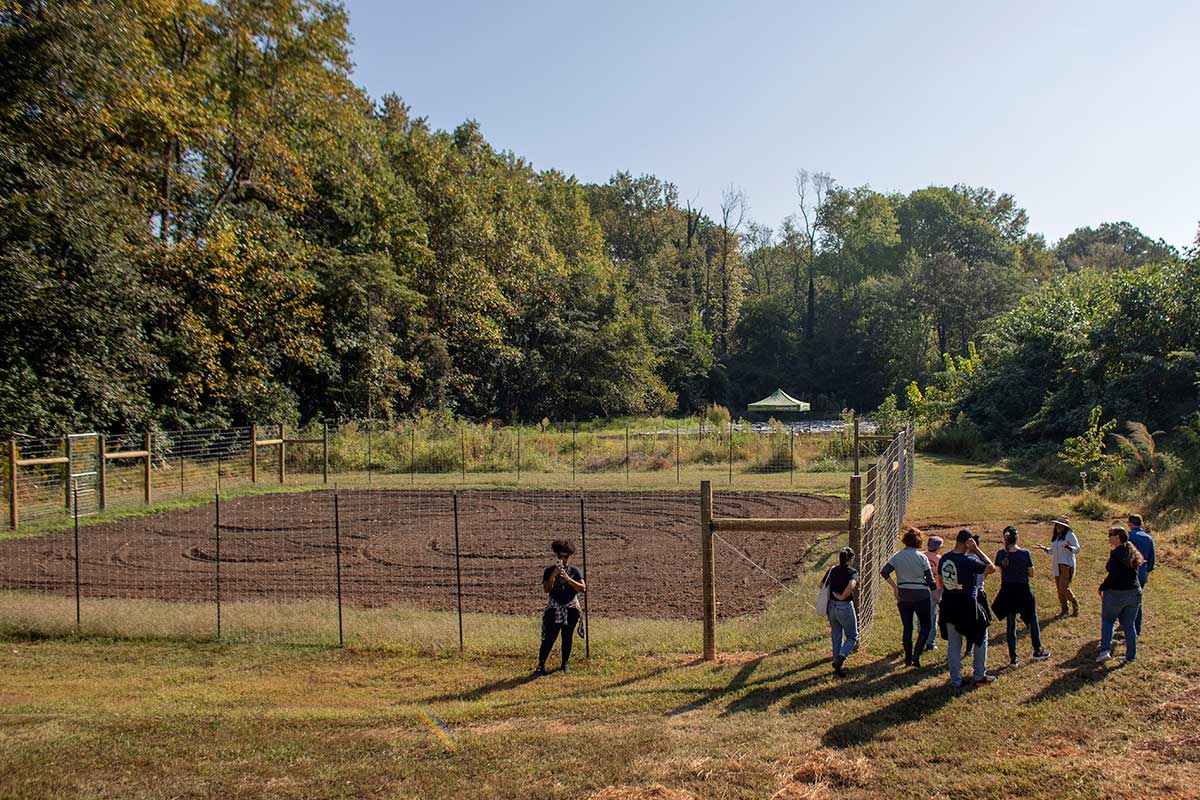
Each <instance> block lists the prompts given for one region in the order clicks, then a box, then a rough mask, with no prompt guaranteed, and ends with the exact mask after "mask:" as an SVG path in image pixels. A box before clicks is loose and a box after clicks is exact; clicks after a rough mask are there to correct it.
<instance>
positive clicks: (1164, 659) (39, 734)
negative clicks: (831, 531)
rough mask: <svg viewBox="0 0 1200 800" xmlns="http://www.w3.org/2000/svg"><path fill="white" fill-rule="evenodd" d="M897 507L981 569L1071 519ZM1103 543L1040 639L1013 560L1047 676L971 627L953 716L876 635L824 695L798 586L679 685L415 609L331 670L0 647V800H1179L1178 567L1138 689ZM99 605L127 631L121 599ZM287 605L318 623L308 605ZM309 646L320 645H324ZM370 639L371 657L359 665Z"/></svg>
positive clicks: (1151, 624)
mask: <svg viewBox="0 0 1200 800" xmlns="http://www.w3.org/2000/svg"><path fill="white" fill-rule="evenodd" d="M917 487H918V490H917V495H916V497H915V500H914V505H913V507H912V508H911V513H910V518H911V520H913V521H916V522H918V524H924V525H926V526H928V527H936V528H943V529H945V530H951V529H952V528H955V527H957V526H959V525H963V524H971V525H973V526H975V527H976V528H978V529H979V530H980V531H982V532H983V533H984V537H985V542H986V544H987V545H988V547H989V549H992V550H994V549H995V548H996V547H998V541H999V532H1000V530H1001V528H1002V527H1003V525H1005V524H1009V523H1013V524H1017V525H1018V526H1019V527H1020V528H1021V530H1022V531H1023V532H1024V533H1025V534H1026V536H1028V537H1029V538H1030V539H1031V540H1032V541H1040V540H1042V539H1044V538H1045V537H1046V535H1047V530H1046V527H1045V524H1044V523H1042V522H1039V520H1043V519H1045V518H1046V515H1048V514H1056V513H1063V512H1064V511H1067V510H1068V504H1069V501H1070V498H1067V497H1063V496H1061V495H1059V493H1058V492H1057V491H1054V490H1049V489H1045V488H1043V487H1040V486H1038V485H1031V484H1029V483H1028V482H1027V481H1025V480H1023V479H1022V478H1021V477H1020V476H1016V475H1013V474H1011V473H1009V472H1007V471H1006V470H1004V469H1001V468H998V467H992V466H982V465H975V464H969V463H960V462H954V461H949V460H942V459H931V458H927V457H922V458H921V459H920V461H919V464H918V473H917ZM1104 524H1105V523H1104V522H1088V521H1082V522H1080V523H1079V524H1077V526H1076V529H1077V531H1078V532H1079V534H1080V538H1081V540H1082V542H1083V548H1084V549H1083V552H1082V554H1081V557H1080V559H1081V560H1080V575H1079V578H1078V579H1077V582H1076V591H1077V592H1078V593H1079V595H1080V598H1081V601H1082V606H1083V615H1082V617H1081V618H1080V619H1077V620H1075V619H1066V620H1051V619H1047V618H1048V617H1049V616H1050V615H1051V614H1053V613H1054V611H1055V608H1056V606H1055V603H1054V600H1053V597H1054V593H1053V589H1052V586H1051V582H1050V578H1049V576H1048V574H1047V571H1046V570H1045V568H1044V567H1045V562H1044V559H1043V558H1042V557H1041V554H1040V551H1039V552H1038V553H1036V555H1035V557H1036V558H1037V566H1038V568H1039V572H1038V574H1037V576H1036V578H1035V588H1036V591H1037V595H1038V599H1039V601H1040V604H1041V609H1042V613H1043V619H1044V621H1045V628H1044V630H1045V640H1046V644H1047V646H1048V647H1049V648H1050V649H1051V650H1052V653H1053V655H1052V658H1051V659H1050V660H1049V661H1048V662H1045V663H1032V662H1029V661H1028V654H1029V642H1028V639H1027V637H1025V636H1024V635H1023V634H1022V636H1021V638H1020V643H1019V647H1020V651H1021V654H1022V656H1023V657H1024V658H1025V659H1026V660H1025V663H1024V664H1023V665H1022V666H1020V667H1018V668H1017V669H1015V670H1010V669H1007V668H1006V667H1003V668H1002V667H1001V664H1002V663H1005V662H1006V661H1007V658H1006V656H1005V655H1004V652H1003V651H1004V645H1003V641H1002V639H1003V636H1002V633H1003V629H1002V628H993V633H994V634H1000V636H999V639H997V638H995V637H994V638H993V644H992V647H993V651H992V654H991V658H990V664H991V665H992V667H993V671H995V672H996V673H997V674H998V675H999V676H1000V680H999V681H998V682H997V684H996V685H995V686H993V687H991V688H988V689H981V690H975V691H961V690H952V689H950V688H948V686H947V679H946V674H945V667H944V659H943V653H944V647H943V649H942V650H939V651H938V653H937V657H936V658H934V659H931V660H930V665H929V666H928V667H927V668H926V669H925V670H923V671H921V672H913V671H911V670H907V669H905V668H904V667H903V666H902V663H901V661H902V659H901V657H900V656H899V654H898V649H899V639H898V636H899V623H898V619H897V618H896V616H895V615H894V614H892V613H886V612H885V613H880V614H879V615H878V617H877V620H878V623H877V626H876V628H875V630H874V633H873V635H872V636H871V638H870V640H869V641H867V642H866V643H865V644H864V646H863V647H862V649H861V650H860V652H859V653H857V654H856V655H855V656H854V657H853V658H852V659H851V662H850V664H849V666H850V668H851V676H850V677H849V678H848V679H845V680H838V679H836V678H835V677H834V676H833V675H832V673H831V672H830V671H829V667H828V654H827V648H828V644H827V638H826V637H827V626H826V624H825V623H824V622H823V621H822V620H820V619H818V618H816V617H815V615H814V614H813V613H812V611H811V595H812V585H811V579H812V578H811V574H808V575H806V576H804V577H803V578H802V579H801V580H800V581H799V582H798V584H796V589H795V590H794V591H786V592H783V593H782V594H780V595H778V597H777V598H776V599H775V600H774V601H773V602H772V603H771V604H770V605H769V607H768V608H767V609H766V610H765V611H763V612H762V613H759V614H754V615H749V616H741V617H737V618H734V619H729V620H726V621H724V622H722V623H721V624H720V626H719V628H718V645H719V649H720V651H721V652H722V656H721V658H720V659H719V660H718V662H717V663H715V664H703V663H697V662H695V661H694V657H695V654H696V652H697V650H698V646H699V631H698V627H699V626H698V625H697V624H695V623H692V622H686V621H673V620H640V619H619V620H610V621H607V622H604V623H603V624H604V625H605V629H604V630H601V628H600V624H599V623H598V624H597V626H596V631H595V640H596V643H597V645H598V647H597V649H595V650H594V651H593V653H592V658H591V659H590V660H585V659H584V658H582V655H583V653H582V648H581V649H580V651H579V654H578V656H577V657H576V659H574V663H575V667H576V668H575V670H574V671H573V673H572V674H570V675H559V674H552V675H550V676H549V677H547V678H543V679H539V680H531V679H530V678H529V670H530V668H531V667H532V665H533V651H534V648H535V647H536V629H535V626H534V624H533V623H532V620H530V619H522V618H516V617H505V616H495V617H491V616H487V615H472V616H470V617H469V618H468V620H469V621H470V623H471V625H470V627H468V630H467V637H468V655H467V657H466V658H465V659H460V658H459V657H458V656H457V655H456V654H455V650H456V647H455V645H456V644H457V642H456V633H454V634H452V635H449V636H447V635H446V633H445V631H444V629H445V626H444V625H443V621H444V618H442V617H439V616H438V615H444V614H445V612H436V611H428V612H410V613H408V614H400V613H396V614H394V615H391V616H389V615H388V614H387V613H386V612H385V611H384V610H383V609H358V610H354V611H353V612H352V616H350V617H348V618H347V626H348V627H354V628H356V629H358V630H366V629H367V628H368V627H370V626H374V631H375V633H376V635H378V638H376V637H375V636H374V635H373V637H372V641H373V644H371V646H369V647H368V646H359V645H355V646H352V647H349V648H346V649H339V648H336V647H330V646H327V645H287V644H280V643H278V642H277V641H274V642H262V641H257V640H256V636H255V634H254V629H255V627H254V626H255V625H260V624H261V625H271V624H272V622H274V621H273V620H268V619H264V618H263V616H262V615H263V614H264V613H266V612H265V611H264V610H263V609H262V608H258V607H256V606H254V604H244V607H240V608H239V605H241V604H238V605H231V607H230V608H231V611H230V614H231V616H230V618H229V624H230V626H231V629H233V630H234V631H235V632H236V635H235V637H234V638H235V640H234V641H232V642H226V643H219V644H218V643H213V642H209V641H195V642H186V641H176V640H163V639H159V638H156V634H155V631H154V630H153V627H152V626H151V625H149V624H147V626H146V627H145V628H144V629H142V630H141V632H140V635H139V637H138V638H133V639H130V638H105V637H103V636H91V637H76V636H73V635H71V634H70V633H69V632H68V631H69V628H70V626H69V625H64V626H63V628H62V633H61V634H55V635H51V636H45V635H42V636H38V637H32V636H28V635H24V634H22V633H21V632H20V631H14V630H9V631H8V632H7V633H6V634H4V636H3V640H2V643H3V647H2V649H0V671H2V674H3V675H4V676H5V680H4V681H3V682H0V796H4V797H14V798H46V797H63V798H66V797H72V798H75V797H114V796H119V797H139V798H168V797H214V798H215V797H222V798H248V797H264V796H270V797H286V798H351V797H378V798H384V797H388V798H393V797H400V798H426V797H460V796H478V797H489V798H491V797H497V798H528V797H538V798H562V799H563V800H566V798H573V799H574V798H589V797H594V798H597V800H611V799H612V798H651V797H653V798H666V799H667V800H680V799H681V798H772V797H774V798H792V799H793V800H795V799H796V798H835V797H836V798H842V797H845V798H863V799H864V800H865V798H877V797H881V796H884V797H891V796H894V797H920V798H931V799H932V798H971V799H972V800H992V799H993V798H994V799H995V800H999V798H1011V797H1020V796H1054V797H1055V798H1069V799H1074V798H1079V799H1080V800H1082V799H1083V798H1142V797H1180V798H1182V797H1196V796H1197V794H1198V793H1197V790H1196V786H1198V785H1200V783H1198V782H1197V781H1198V779H1200V765H1198V761H1200V756H1198V755H1197V752H1198V749H1197V745H1198V744H1200V741H1198V740H1197V738H1196V733H1195V731H1196V730H1197V727H1198V723H1200V693H1198V692H1197V689H1196V687H1197V686H1200V645H1197V644H1196V643H1195V637H1193V636H1191V635H1190V634H1191V629H1192V628H1193V627H1194V624H1193V617H1194V610H1193V606H1194V598H1195V596H1196V593H1197V588H1200V587H1198V582H1197V580H1196V579H1195V578H1194V577H1192V574H1191V572H1190V568H1191V563H1190V562H1189V563H1187V564H1185V566H1187V567H1189V570H1183V569H1179V568H1177V567H1176V566H1175V565H1174V564H1173V563H1171V562H1170V561H1169V560H1168V562H1167V563H1164V564H1163V566H1162V567H1160V569H1159V570H1157V571H1156V572H1155V573H1154V577H1153V580H1152V582H1151V585H1150V587H1149V589H1148V593H1147V617H1146V631H1145V635H1144V638H1143V641H1142V642H1141V645H1140V654H1139V661H1138V663H1137V665H1136V666H1129V667H1119V666H1116V665H1115V664H1110V665H1109V666H1107V667H1098V666H1096V665H1095V664H1094V663H1093V658H1094V655H1095V652H1096V639H1097V637H1098V628H1099V618H1098V611H1099V602H1098V600H1097V598H1096V595H1095V586H1096V584H1097V582H1098V579H1099V576H1100V574H1101V573H1102V569H1103V563H1104V559H1105V555H1106V553H1105V550H1106V548H1105V545H1104V535H1103V528H1104ZM1164 538H1165V537H1164ZM1164 544H1169V543H1167V542H1164ZM1164 549H1165V550H1166V551H1167V552H1170V551H1171V548H1170V547H1169V546H1167V547H1166V548H1164ZM719 558H721V559H727V558H728V557H727V556H725V555H720V554H719ZM1169 558H1170V556H1169V557H1168V559H1169ZM597 581H598V583H597V587H596V588H597V591H598V592H599V591H601V587H600V585H599V579H597ZM531 591H532V592H536V587H533V588H532V589H531ZM738 591H739V589H738V587H736V586H732V587H726V588H724V589H722V592H723V594H724V595H725V596H728V595H729V594H731V593H736V592H738ZM61 602H62V603H63V604H64V607H63V610H69V609H70V608H71V607H72V606H71V605H68V603H69V602H70V601H68V600H67V599H66V598H62V599H61ZM120 602H126V603H131V604H134V605H130V606H128V607H127V608H128V609H129V610H130V612H131V613H133V611H134V610H136V608H137V605H136V604H137V603H139V602H143V601H120ZM170 605H172V606H183V607H184V608H191V606H190V605H185V604H170ZM307 608H308V610H309V613H312V614H316V615H319V616H320V617H322V618H323V619H331V618H330V617H329V616H328V613H329V607H328V605H322V604H316V603H315V604H311V605H310V606H308V607H307ZM143 610H144V609H143ZM148 616H149V617H150V618H153V617H154V616H155V613H154V612H152V613H150V614H149V615H148ZM196 623H197V624H199V623H200V620H196ZM326 630H327V631H328V632H329V637H330V638H328V639H327V640H326V641H332V637H335V636H336V622H331V624H330V627H329V628H327V629H326ZM389 631H391V632H394V633H396V634H397V636H396V638H395V640H394V641H395V646H394V647H393V648H391V649H388V648H386V647H380V646H379V645H378V644H377V642H379V641H380V640H382V639H383V638H386V636H387V634H388V632H389ZM422 632H425V633H427V634H429V638H428V646H425V647H422V646H421V637H422ZM647 640H651V641H654V642H655V643H656V644H655V647H654V648H653V649H652V650H650V651H649V652H650V653H651V654H650V655H645V654H644V653H646V652H647V650H646V649H645V648H640V647H639V646H638V645H640V644H643V643H644V642H645V641H647ZM472 643H474V644H475V645H476V647H477V650H476V652H475V653H474V654H473V653H472V651H471V645H472ZM601 643H603V644H601ZM1119 649H1120V648H1119V647H1118V651H1119ZM633 653H641V654H638V655H634V654H633Z"/></svg>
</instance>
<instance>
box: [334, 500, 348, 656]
mask: <svg viewBox="0 0 1200 800" xmlns="http://www.w3.org/2000/svg"><path fill="white" fill-rule="evenodd" d="M333 552H334V564H335V568H336V570H337V608H338V647H345V646H346V640H345V639H344V638H343V635H342V521H341V515H340V514H339V513H338V495H337V492H334V493H333Z"/></svg>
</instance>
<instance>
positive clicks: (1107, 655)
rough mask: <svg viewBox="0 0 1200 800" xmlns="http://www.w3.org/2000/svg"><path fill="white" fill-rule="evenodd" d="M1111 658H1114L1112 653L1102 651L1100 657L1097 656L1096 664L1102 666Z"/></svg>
mask: <svg viewBox="0 0 1200 800" xmlns="http://www.w3.org/2000/svg"><path fill="white" fill-rule="evenodd" d="M1110 658H1112V653H1110V652H1108V651H1107V650H1101V651H1100V655H1098V656H1096V663H1097V664H1101V663H1103V662H1105V661H1108V660H1109V659H1110Z"/></svg>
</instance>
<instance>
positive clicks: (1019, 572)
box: [996, 547, 1033, 583]
mask: <svg viewBox="0 0 1200 800" xmlns="http://www.w3.org/2000/svg"><path fill="white" fill-rule="evenodd" d="M996 566H997V567H999V568H1000V582H1001V583H1029V568H1030V567H1032V566H1033V556H1032V555H1031V554H1030V553H1029V551H1028V550H1022V549H1020V548H1018V549H1016V550H1014V551H1013V552H1011V553H1010V552H1008V550H1006V549H1004V548H1003V547H1002V548H1000V550H999V551H998V552H997V553H996Z"/></svg>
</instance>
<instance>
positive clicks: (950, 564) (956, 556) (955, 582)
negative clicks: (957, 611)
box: [938, 552, 987, 597]
mask: <svg viewBox="0 0 1200 800" xmlns="http://www.w3.org/2000/svg"><path fill="white" fill-rule="evenodd" d="M985 569H987V566H986V565H985V564H984V563H983V561H982V560H981V559H980V558H979V557H978V556H973V555H971V554H970V553H955V552H949V553H946V555H944V556H942V560H941V561H940V562H938V575H940V576H941V578H942V587H943V588H944V589H945V590H946V591H948V592H966V593H967V594H969V595H971V597H975V596H976V594H977V592H978V591H979V583H978V581H977V580H976V578H978V577H979V576H980V575H982V574H983V571H984V570H985Z"/></svg>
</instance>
